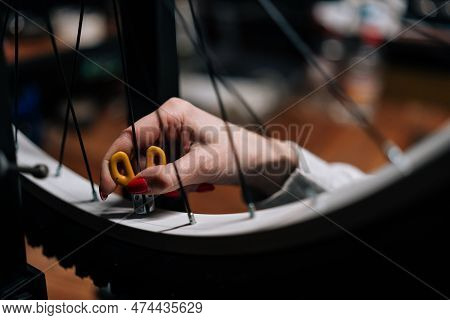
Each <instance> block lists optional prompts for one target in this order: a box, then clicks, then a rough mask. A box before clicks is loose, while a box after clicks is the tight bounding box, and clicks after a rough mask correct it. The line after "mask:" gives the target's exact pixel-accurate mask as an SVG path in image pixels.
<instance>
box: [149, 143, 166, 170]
mask: <svg viewBox="0 0 450 320" xmlns="http://www.w3.org/2000/svg"><path fill="white" fill-rule="evenodd" d="M155 156H158V157H159V164H162V165H165V164H167V159H166V154H165V153H164V150H163V149H161V148H159V147H156V146H151V147H149V148H148V149H147V168H149V167H153V166H154V165H155Z"/></svg>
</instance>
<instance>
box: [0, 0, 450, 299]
mask: <svg viewBox="0 0 450 320" xmlns="http://www.w3.org/2000/svg"><path fill="white" fill-rule="evenodd" d="M195 3H196V5H197V8H198V12H199V15H200V22H201V24H202V27H203V30H204V31H205V35H206V41H207V44H208V46H209V48H210V51H211V56H212V59H213V60H214V62H215V63H216V64H217V65H219V66H220V69H221V70H223V71H224V76H226V77H227V78H228V79H229V81H230V82H231V83H233V84H234V86H235V87H236V88H237V89H238V90H239V92H240V93H241V94H242V96H244V97H245V99H246V100H247V101H248V102H249V104H250V105H251V106H252V107H253V109H254V111H255V112H256V114H258V116H259V117H260V118H261V119H262V120H263V122H265V123H266V124H268V125H273V126H274V127H276V126H282V127H288V126H289V125H293V124H294V125H300V126H301V125H306V126H308V128H311V129H310V130H309V131H308V132H309V133H308V134H303V135H301V136H300V137H298V136H290V135H289V134H285V135H284V136H282V137H281V138H283V139H291V140H296V141H297V142H298V143H300V144H301V145H302V146H304V147H306V148H308V149H309V150H311V151H312V152H314V153H316V154H317V155H319V156H321V157H322V158H324V159H326V160H328V161H342V162H348V163H351V164H353V165H356V166H357V167H359V168H360V169H362V170H363V171H365V172H371V171H374V170H376V169H377V168H380V167H381V166H383V165H384V164H385V159H384V156H383V155H382V154H381V153H380V151H379V149H378V148H377V146H376V145H375V144H374V143H373V142H372V141H371V140H370V139H369V138H368V137H367V135H366V134H365V133H364V132H363V131H362V130H361V129H360V128H359V127H358V125H357V123H355V121H354V120H353V119H352V118H351V117H350V116H349V115H348V113H347V112H346V111H345V109H343V108H342V106H341V105H340V104H339V102H338V101H337V100H335V99H334V98H333V97H332V96H331V95H330V94H329V93H328V91H327V89H326V87H324V86H323V83H324V79H323V78H322V77H321V76H320V74H318V73H317V72H316V70H314V69H312V68H311V67H310V66H308V65H307V64H306V62H305V60H304V59H303V57H301V56H300V55H299V54H298V52H297V51H295V50H294V49H293V47H292V45H291V44H290V42H289V41H288V40H287V39H286V37H285V36H284V35H283V34H282V33H281V31H280V30H279V29H278V28H277V26H276V25H275V24H274V23H273V22H272V20H271V19H270V18H269V17H268V16H267V14H266V13H265V12H264V10H263V9H262V8H261V7H260V6H259V4H258V3H257V1H254V0H252V1H250V0H240V1H237V0H236V1H225V0H198V1H196V2H195ZM176 4H177V6H178V8H179V9H180V11H181V12H182V14H183V15H184V17H185V18H186V20H187V21H188V23H189V24H191V25H190V28H191V30H192V21H191V19H190V14H189V8H188V4H187V1H185V0H177V1H176ZM275 4H276V5H277V6H278V7H279V9H280V10H281V11H282V12H283V14H284V15H285V16H286V17H287V19H288V20H289V22H290V23H291V24H292V25H293V26H294V27H295V29H296V30H297V31H298V32H299V34H300V35H301V36H302V37H303V38H304V39H305V40H306V41H307V43H308V44H309V46H310V47H311V48H312V50H313V51H314V53H315V55H316V57H317V58H318V59H319V60H320V63H321V65H322V66H323V67H324V68H326V70H327V71H328V72H329V73H330V74H334V75H337V74H339V76H338V77H337V81H338V82H339V83H340V85H341V86H342V87H343V88H344V90H345V91H346V93H347V94H349V95H350V96H351V97H352V98H353V99H354V100H355V101H357V102H358V104H359V105H360V107H361V111H363V112H364V113H365V114H366V116H367V117H368V118H369V119H370V120H371V121H372V122H373V123H374V125H375V126H376V127H377V128H379V129H380V130H381V132H383V134H384V135H385V136H387V137H388V138H389V139H391V140H393V141H395V142H396V143H397V144H398V145H399V146H400V147H401V148H402V149H407V148H408V147H410V146H412V145H413V144H415V143H416V142H418V141H419V140H420V139H422V138H424V137H425V136H427V135H428V134H430V133H431V132H433V131H435V130H437V129H438V128H439V127H440V126H442V125H443V124H444V123H445V122H447V121H448V119H449V115H450V72H449V71H450V2H449V1H442V0H411V1H406V0H386V1H375V0H373V1H371V0H340V1H295V0H283V1H281V0H280V1H276V2H275ZM22 10H23V12H24V13H25V14H26V15H27V16H28V17H29V18H30V19H32V20H33V21H35V22H36V24H37V25H36V24H34V23H32V22H30V21H28V20H25V19H23V18H20V19H19V37H20V42H19V70H20V71H19V75H20V76H19V90H20V94H19V112H18V115H17V117H16V119H15V121H16V123H18V126H19V128H20V130H22V131H23V132H24V133H26V134H27V135H28V136H29V137H30V138H31V139H32V140H33V141H35V142H36V143H37V144H39V145H40V146H41V147H42V148H43V149H44V150H46V151H47V152H48V153H50V154H51V155H53V156H54V157H55V158H57V157H58V153H59V147H60V141H61V137H62V131H63V124H64V115H65V108H66V103H67V100H66V94H65V91H64V87H63V86H62V83H61V80H60V76H59V74H58V70H57V65H56V62H55V59H54V56H53V53H52V47H51V42H50V39H49V37H48V35H47V34H46V33H44V32H43V31H42V29H40V28H39V27H38V25H41V26H44V25H45V24H44V20H43V12H44V11H45V10H46V11H49V12H50V17H51V21H52V24H53V27H54V31H55V34H56V35H57V37H59V38H60V39H62V40H63V41H64V42H65V43H66V44H68V45H70V46H74V44H75V38H76V31H77V24H78V17H79V2H78V1H69V0H64V1H57V2H54V4H53V5H49V7H46V8H43V7H42V6H39V5H38V4H30V5H26V6H25V5H24V6H23V8H22ZM430 13H431V14H430ZM424 17H426V18H424ZM419 20H421V21H420V23H417V22H418V21H419ZM6 26H7V29H6V33H5V38H4V44H3V45H4V51H5V56H6V59H7V61H8V63H9V66H10V71H11V72H10V73H11V79H13V71H14V70H13V69H14V36H15V35H14V19H13V15H11V14H10V15H9V19H8V20H7V21H6ZM140 41H142V42H145V41H146V39H140ZM58 45H59V49H60V52H61V53H62V61H63V64H64V66H65V69H66V70H65V71H66V77H67V78H68V79H70V76H71V66H72V61H73V58H74V53H73V52H72V51H71V50H70V49H69V48H68V47H67V46H66V45H64V44H62V43H61V42H59V43H58ZM177 46H178V56H179V68H180V91H181V97H182V98H184V99H186V100H188V101H190V102H191V103H193V104H194V105H197V106H198V107H200V108H203V109H205V110H207V111H209V112H211V113H214V114H217V115H218V114H219V109H218V106H217V100H216V97H215V94H214V91H213V88H212V87H211V84H210V82H209V77H208V74H207V73H206V68H205V64H204V61H203V60H202V59H201V58H200V57H199V56H198V55H197V54H196V51H195V48H194V47H193V46H192V44H191V43H190V41H189V38H188V35H187V34H186V32H185V30H184V29H183V28H182V27H181V25H180V24H177ZM377 48H379V49H378V50H375V49H377ZM81 51H82V52H83V54H85V55H86V56H87V57H89V58H90V59H92V60H93V61H95V62H96V63H97V64H99V65H101V66H102V67H104V68H106V69H108V70H109V71H110V72H111V73H113V74H115V75H117V76H119V77H121V78H122V75H121V62H120V52H119V47H118V43H117V38H116V34H115V25H114V19H113V11H112V5H111V1H101V0H95V1H87V7H86V13H85V17H84V24H83V31H82V36H81ZM75 72H76V82H75V87H74V89H75V90H74V94H73V100H74V107H75V111H76V113H77V116H78V119H79V122H80V124H81V128H82V134H83V138H84V141H85V145H86V148H87V154H88V156H89V159H90V164H91V167H92V172H93V173H94V180H95V181H96V182H98V178H99V168H100V162H101V159H102V157H103V154H104V152H105V151H106V150H107V148H108V146H109V144H110V143H111V142H112V141H113V140H114V139H115V138H116V137H117V135H118V134H119V133H120V131H121V130H122V129H123V128H125V127H126V126H127V109H126V104H125V96H124V89H123V85H122V84H121V83H120V82H118V81H117V80H116V79H114V78H113V77H111V76H110V75H108V74H106V73H105V72H104V71H102V70H101V68H99V67H98V66H96V65H95V64H93V63H92V62H90V61H88V60H86V59H83V58H80V59H79V63H78V68H77V70H76V71H75ZM224 94H225V91H224ZM224 97H225V105H226V108H227V110H228V112H229V114H230V118H231V120H232V121H233V122H236V123H239V124H250V123H251V122H252V118H251V117H250V116H249V114H248V112H247V111H246V110H245V109H244V108H243V107H242V106H241V105H240V104H239V103H238V101H236V99H235V98H234V97H233V96H231V95H227V94H225V96H224ZM64 163H65V165H67V166H68V167H70V168H72V169H73V170H75V171H77V172H79V173H80V174H81V175H83V176H86V171H85V169H84V164H83V161H82V155H81V152H80V148H79V144H78V140H77V137H76V134H75V131H74V128H73V126H71V127H70V130H69V135H68V140H67V146H66V152H65V161H64ZM189 197H190V202H191V206H192V208H193V211H195V212H200V213H201V212H209V213H232V212H240V211H245V206H244V205H243V203H242V201H241V200H240V198H241V196H240V190H239V188H238V187H234V186H218V187H216V190H215V191H213V192H211V193H208V194H207V195H206V196H205V194H191V195H190V196H189ZM223 199H227V200H226V201H223ZM27 255H28V261H29V263H31V264H32V265H34V266H36V267H38V268H39V269H41V270H45V269H46V268H47V267H48V266H50V265H51V264H52V263H54V262H55V260H54V259H48V258H46V257H45V255H44V254H43V253H42V249H41V248H39V247H37V248H32V247H30V246H28V248H27ZM46 277H47V285H48V292H49V297H50V298H77V299H85V298H94V297H95V296H96V294H97V291H96V288H95V286H94V285H93V284H92V282H91V281H90V279H89V278H84V279H80V278H78V277H76V276H75V274H74V270H73V269H63V268H62V267H60V266H56V267H54V268H52V269H51V270H50V271H48V272H47V273H46Z"/></svg>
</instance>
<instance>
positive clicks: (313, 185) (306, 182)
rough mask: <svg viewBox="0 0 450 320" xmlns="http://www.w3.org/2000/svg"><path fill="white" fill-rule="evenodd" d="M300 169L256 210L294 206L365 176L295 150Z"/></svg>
mask: <svg viewBox="0 0 450 320" xmlns="http://www.w3.org/2000/svg"><path fill="white" fill-rule="evenodd" d="M296 149H297V154H298V159H299V165H298V167H297V169H295V171H294V172H293V173H292V174H291V175H290V176H289V178H288V179H287V180H286V181H285V183H284V184H283V186H282V187H281V189H280V190H279V191H277V192H275V193H274V194H272V195H271V196H270V197H269V198H267V199H265V200H263V201H260V202H258V203H257V205H256V206H257V207H258V208H268V207H274V206H277V205H281V204H284V203H289V202H294V201H298V200H302V199H304V198H307V197H310V196H312V195H314V194H317V193H321V192H326V191H333V190H335V189H338V188H340V187H341V186H343V185H345V184H348V183H351V182H352V181H355V180H356V179H361V178H363V177H365V176H366V175H365V174H364V173H363V172H362V171H361V170H359V169H358V168H356V167H354V166H352V165H349V164H345V163H328V162H326V161H324V160H323V159H321V158H319V157H318V156H316V155H314V154H313V153H311V152H309V151H308V150H306V149H303V148H301V147H299V146H296Z"/></svg>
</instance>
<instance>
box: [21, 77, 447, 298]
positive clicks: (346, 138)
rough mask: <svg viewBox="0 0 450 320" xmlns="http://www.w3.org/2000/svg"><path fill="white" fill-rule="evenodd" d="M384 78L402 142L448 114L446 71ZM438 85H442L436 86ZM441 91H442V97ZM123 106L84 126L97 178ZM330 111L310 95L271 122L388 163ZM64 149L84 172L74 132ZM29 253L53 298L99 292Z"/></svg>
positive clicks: (331, 148)
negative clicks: (307, 127) (307, 129)
mask: <svg viewBox="0 0 450 320" xmlns="http://www.w3.org/2000/svg"><path fill="white" fill-rule="evenodd" d="M436 79H437V80H436ZM429 81H431V83H433V81H434V83H435V84H434V85H430V82H429ZM436 81H437V83H436ZM386 82H387V83H390V85H389V86H388V87H389V90H386V91H385V93H384V95H383V97H382V99H381V100H380V102H379V103H378V106H377V109H376V112H375V116H374V122H375V124H376V126H377V127H378V128H379V129H380V130H381V131H382V132H383V133H384V134H385V135H386V136H387V137H389V138H390V139H392V140H393V141H395V142H396V143H398V145H399V146H400V147H401V148H407V147H408V146H410V145H412V144H413V143H415V142H417V141H418V140H420V139H421V138H423V137H425V136H426V135H427V134H429V133H430V132H432V131H433V130H436V129H437V128H438V127H439V126H441V125H443V123H444V122H446V121H448V119H449V118H450V117H449V116H450V106H449V101H450V99H449V98H448V96H447V95H448V93H442V92H441V91H445V88H449V87H450V78H449V77H448V76H445V77H442V76H441V75H440V74H439V75H436V77H434V76H433V74H431V75H430V74H428V75H427V77H425V78H424V77H423V74H421V73H418V74H414V73H413V74H412V75H411V72H410V71H405V70H400V71H398V72H396V73H395V74H393V75H392V76H390V77H387V78H386ZM395 85H397V86H398V87H399V90H398V91H395V90H394V91H392V86H394V87H395ZM427 87H428V88H429V90H431V91H432V93H429V95H428V96H427V92H426V89H424V88H427ZM437 87H438V88H440V90H441V91H438V90H437ZM404 88H409V90H408V89H404ZM410 88H416V89H417V92H419V93H420V94H419V96H417V92H414V90H411V89H410ZM435 91H436V92H437V93H435ZM318 94H324V93H318ZM439 94H443V95H444V96H441V97H439ZM436 96H437V98H436ZM297 98H298V97H291V98H290V99H287V101H285V105H286V106H288V105H290V104H292V102H294V101H295V100H296V99H297ZM120 110H125V109H124V108H123V107H122V105H121V104H120V103H119V102H118V103H117V104H116V105H111V106H109V107H108V108H106V109H105V110H104V111H103V112H102V114H101V115H100V116H99V117H98V121H97V122H96V123H95V125H94V126H90V127H89V128H87V129H85V130H84V131H83V134H84V141H85V144H86V147H87V153H88V155H89V158H90V159H91V161H90V162H91V166H92V168H93V172H94V173H95V180H96V181H98V173H99V165H100V161H101V158H102V156H103V154H104V152H105V151H106V149H107V147H108V145H109V143H110V142H112V141H113V139H114V138H115V137H116V136H117V134H118V133H119V132H120V131H121V130H122V129H123V128H124V127H125V120H124V119H125V115H124V114H123V111H120ZM331 113H332V112H331V111H330V110H328V109H325V110H324V106H319V105H317V100H314V99H307V100H306V101H303V102H302V103H301V104H298V105H295V106H293V107H292V108H291V109H289V111H287V112H285V113H284V114H283V115H281V116H279V117H277V118H276V119H274V120H273V121H272V122H271V123H277V124H282V125H287V124H290V123H297V124H311V125H312V128H313V130H312V134H311V136H310V137H309V139H307V141H304V139H303V138H302V139H301V140H302V141H299V142H300V143H301V144H302V145H303V146H305V147H306V148H308V149H309V150H311V151H313V152H315V153H316V154H318V155H319V156H321V157H323V158H324V159H326V160H328V161H343V162H348V163H351V164H354V165H356V166H358V167H359V168H361V169H362V170H364V171H366V172H369V171H372V170H375V169H376V168H379V167H380V166H381V165H383V163H385V159H384V157H383V155H382V154H381V153H380V152H379V150H378V149H377V147H376V145H374V144H373V142H372V141H370V139H369V138H368V137H367V136H366V134H365V133H364V132H362V130H361V129H360V128H358V127H356V126H354V125H352V124H348V123H341V124H338V123H336V122H334V121H332V119H330V116H329V114H331ZM60 134H61V128H60V127H49V128H48V130H47V133H46V137H45V139H44V141H46V143H45V145H44V149H46V150H47V151H48V152H49V153H50V154H52V155H54V156H56V155H57V153H58V150H59V139H60ZM305 143H306V144H305ZM66 150H67V151H66V157H65V163H66V165H67V166H69V167H71V168H73V169H74V170H76V171H77V172H79V173H80V174H82V175H85V176H86V173H85V170H84V165H83V162H82V160H81V154H80V152H79V147H78V142H77V140H76V136H75V135H74V133H73V132H71V133H70V135H69V139H68V144H67V149H66ZM189 197H190V201H191V206H192V208H193V210H194V211H195V212H215V213H227V212H239V211H244V210H245V207H244V205H243V203H242V201H241V196H240V191H239V188H238V187H233V186H223V187H217V189H216V190H215V191H214V192H212V193H210V194H208V195H207V196H205V195H204V194H191V195H190V196H189ZM223 199H227V201H223ZM27 257H28V261H29V263H31V264H32V265H33V266H35V267H37V268H39V269H40V270H43V271H45V274H46V278H47V286H48V294H49V298H50V299H93V298H96V288H95V287H94V286H93V284H92V282H91V280H90V279H89V278H85V279H80V278H78V277H77V276H75V274H74V270H73V269H68V270H64V269H63V268H62V267H60V266H59V265H58V264H57V261H56V260H55V259H53V258H50V259H49V258H47V257H45V256H43V254H42V250H41V248H30V247H27Z"/></svg>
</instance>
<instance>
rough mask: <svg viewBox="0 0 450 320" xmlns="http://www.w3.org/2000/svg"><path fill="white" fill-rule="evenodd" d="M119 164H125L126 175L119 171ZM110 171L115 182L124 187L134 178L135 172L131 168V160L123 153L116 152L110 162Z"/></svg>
mask: <svg viewBox="0 0 450 320" xmlns="http://www.w3.org/2000/svg"><path fill="white" fill-rule="evenodd" d="M119 163H123V166H124V168H125V174H126V175H123V174H121V173H120V172H119V169H118V168H117V165H118V164H119ZM109 170H110V172H111V176H112V177H113V179H114V181H115V182H116V183H118V184H120V185H121V186H124V187H125V186H127V185H128V183H129V182H130V181H131V180H132V179H133V178H134V171H133V168H132V167H131V163H130V159H129V158H128V155H127V154H126V153H125V152H123V151H119V152H116V153H114V154H113V155H112V157H111V160H110V161H109Z"/></svg>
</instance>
